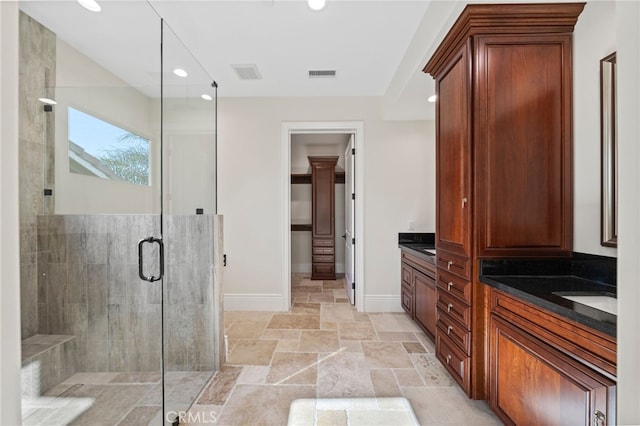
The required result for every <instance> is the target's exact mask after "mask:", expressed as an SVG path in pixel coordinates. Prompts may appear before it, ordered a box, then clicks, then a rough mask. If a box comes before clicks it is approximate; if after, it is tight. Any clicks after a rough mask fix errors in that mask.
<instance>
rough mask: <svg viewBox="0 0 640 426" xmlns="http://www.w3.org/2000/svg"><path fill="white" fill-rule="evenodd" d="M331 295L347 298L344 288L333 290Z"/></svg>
mask: <svg viewBox="0 0 640 426" xmlns="http://www.w3.org/2000/svg"><path fill="white" fill-rule="evenodd" d="M333 297H340V298H343V299H347V300H349V296H348V295H347V291H346V290H333Z"/></svg>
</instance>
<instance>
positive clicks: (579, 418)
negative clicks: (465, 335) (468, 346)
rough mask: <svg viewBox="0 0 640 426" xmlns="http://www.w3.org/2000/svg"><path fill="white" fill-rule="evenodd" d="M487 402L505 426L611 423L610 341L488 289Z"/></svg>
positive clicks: (612, 345)
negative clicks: (507, 425) (489, 295)
mask: <svg viewBox="0 0 640 426" xmlns="http://www.w3.org/2000/svg"><path fill="white" fill-rule="evenodd" d="M489 339H490V346H489V354H490V355H489V384H490V387H489V404H490V406H491V408H492V409H493V410H494V411H495V412H496V414H497V415H498V416H499V417H500V419H501V420H502V421H503V422H505V424H509V425H511V424H513V425H519V424H558V425H560V424H567V425H569V424H570V425H585V426H587V425H602V426H604V425H607V424H608V425H615V424H616V380H615V339H614V338H611V337H610V336H607V335H604V334H601V333H599V332H597V331H595V330H592V329H589V328H588V327H585V326H583V325H581V324H578V323H574V322H572V321H570V320H567V319H564V318H562V317H560V316H557V315H555V314H553V313H551V312H548V311H545V310H543V309H541V308H537V307H536V306H534V305H531V304H529V303H526V302H524V301H522V300H519V299H517V298H514V297H512V296H509V295H507V294H504V293H502V292H500V291H498V290H496V289H491V315H490V320H489Z"/></svg>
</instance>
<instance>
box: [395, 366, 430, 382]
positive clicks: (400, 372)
mask: <svg viewBox="0 0 640 426" xmlns="http://www.w3.org/2000/svg"><path fill="white" fill-rule="evenodd" d="M393 374H395V376H396V380H397V381H398V384H399V385H400V386H424V382H423V381H422V378H421V377H420V373H418V372H417V371H416V369H415V368H394V369H393Z"/></svg>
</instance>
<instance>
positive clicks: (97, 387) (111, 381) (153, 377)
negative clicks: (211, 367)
mask: <svg viewBox="0 0 640 426" xmlns="http://www.w3.org/2000/svg"><path fill="white" fill-rule="evenodd" d="M211 374H212V372H206V371H198V372H168V373H167V374H166V375H165V396H166V398H167V400H166V406H167V409H168V410H171V411H176V412H179V411H185V410H187V409H188V408H189V405H190V403H191V401H193V400H195V399H196V397H197V396H198V394H199V393H200V391H201V390H202V388H203V387H204V385H205V384H206V383H207V381H208V380H209V378H210V377H211ZM161 403H162V390H161V384H160V374H159V373H157V372H123V373H77V374H74V375H73V376H71V377H70V378H68V379H67V380H65V381H64V382H63V383H61V384H59V385H57V386H55V387H54V388H52V389H51V390H50V391H49V392H47V394H46V395H45V396H42V397H39V398H33V399H23V410H22V411H23V424H24V425H47V426H56V425H74V426H84V425H91V426H94V425H95V426H100V425H104V426H112V425H136V426H138V425H140V426H143V425H158V424H162V413H161V410H162V407H161Z"/></svg>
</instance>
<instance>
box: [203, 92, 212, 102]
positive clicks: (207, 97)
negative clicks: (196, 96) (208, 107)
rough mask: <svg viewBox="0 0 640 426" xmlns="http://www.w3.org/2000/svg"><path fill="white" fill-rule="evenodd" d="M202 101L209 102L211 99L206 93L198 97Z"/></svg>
mask: <svg viewBox="0 0 640 426" xmlns="http://www.w3.org/2000/svg"><path fill="white" fill-rule="evenodd" d="M200 97H201V98H202V99H204V100H205V101H210V100H212V99H213V98H212V97H211V96H210V95H207V94H206V93H205V94H203V95H201V96H200Z"/></svg>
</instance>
